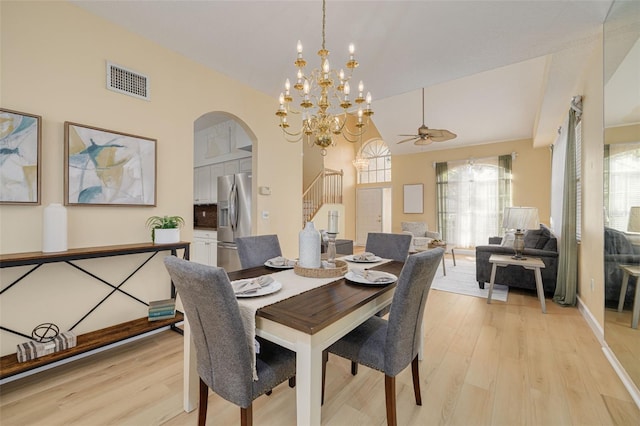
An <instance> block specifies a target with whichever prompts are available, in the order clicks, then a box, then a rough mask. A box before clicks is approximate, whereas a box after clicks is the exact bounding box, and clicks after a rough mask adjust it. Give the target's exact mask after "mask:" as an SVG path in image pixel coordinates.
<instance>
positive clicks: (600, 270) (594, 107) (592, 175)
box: [575, 45, 604, 327]
mask: <svg viewBox="0 0 640 426" xmlns="http://www.w3.org/2000/svg"><path fill="white" fill-rule="evenodd" d="M602 63H603V54H602V46H601V45H598V47H597V48H596V49H595V50H594V52H593V55H592V57H591V58H590V63H589V65H588V66H587V68H586V69H585V73H584V75H583V78H582V81H581V82H580V83H579V84H578V87H577V89H576V91H575V93H576V95H578V94H581V95H582V96H583V115H582V168H583V170H582V180H583V190H582V200H583V209H582V243H581V244H580V246H579V254H578V294H579V296H580V299H581V300H582V302H583V303H584V304H585V306H586V307H587V308H588V309H589V311H590V312H591V313H592V315H593V316H594V318H595V319H596V321H597V322H598V323H599V324H600V326H601V327H603V326H604V259H603V253H604V219H603V205H604V199H603V189H604V188H603V170H604V169H603V152H604V149H603V147H604V143H603V140H604V139H603V126H604V122H603V116H604V111H603V102H604V99H603V81H604V76H603V73H602ZM592 282H593V285H592Z"/></svg>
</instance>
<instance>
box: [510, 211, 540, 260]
mask: <svg viewBox="0 0 640 426" xmlns="http://www.w3.org/2000/svg"><path fill="white" fill-rule="evenodd" d="M502 227H503V228H505V229H513V230H515V234H514V235H515V240H514V242H513V250H514V251H515V255H514V256H512V257H513V258H514V259H518V260H524V259H526V258H525V257H523V256H522V252H523V251H524V231H525V230H527V229H538V228H539V227H540V221H539V220H538V209H537V208H535V207H505V208H504V218H503V219H502Z"/></svg>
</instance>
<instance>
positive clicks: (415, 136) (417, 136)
mask: <svg viewBox="0 0 640 426" xmlns="http://www.w3.org/2000/svg"><path fill="white" fill-rule="evenodd" d="M398 136H413V137H414V138H419V137H420V135H398Z"/></svg>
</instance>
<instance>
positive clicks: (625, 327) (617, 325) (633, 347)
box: [604, 308, 640, 386]
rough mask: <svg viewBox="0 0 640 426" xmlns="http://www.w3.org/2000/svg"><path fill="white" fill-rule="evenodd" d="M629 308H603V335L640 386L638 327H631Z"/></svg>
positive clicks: (639, 331) (639, 338) (639, 329)
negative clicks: (622, 309)
mask: <svg viewBox="0 0 640 426" xmlns="http://www.w3.org/2000/svg"><path fill="white" fill-rule="evenodd" d="M631 316H632V313H631V311H630V310H625V311H622V312H618V311H617V310H616V309H611V308H606V309H605V310H604V335H605V336H606V339H607V344H608V345H609V347H610V348H611V350H612V351H613V352H614V353H615V355H616V357H617V358H618V361H620V364H622V366H623V367H624V369H625V370H626V372H627V374H628V375H629V377H631V379H632V380H633V381H634V383H636V384H638V385H639V386H640V328H631Z"/></svg>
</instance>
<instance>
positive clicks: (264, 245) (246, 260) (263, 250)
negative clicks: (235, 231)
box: [236, 235, 282, 269]
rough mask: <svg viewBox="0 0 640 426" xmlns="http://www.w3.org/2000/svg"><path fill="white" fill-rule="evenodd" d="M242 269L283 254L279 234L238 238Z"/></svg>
mask: <svg viewBox="0 0 640 426" xmlns="http://www.w3.org/2000/svg"><path fill="white" fill-rule="evenodd" d="M236 244H237V245H238V256H239V257H240V265H241V266H242V269H247V268H253V267H254V266H261V265H264V262H266V261H267V260H269V259H273V258H274V257H278V256H282V250H281V249H280V241H278V236H277V235H258V236H252V237H239V238H236Z"/></svg>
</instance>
